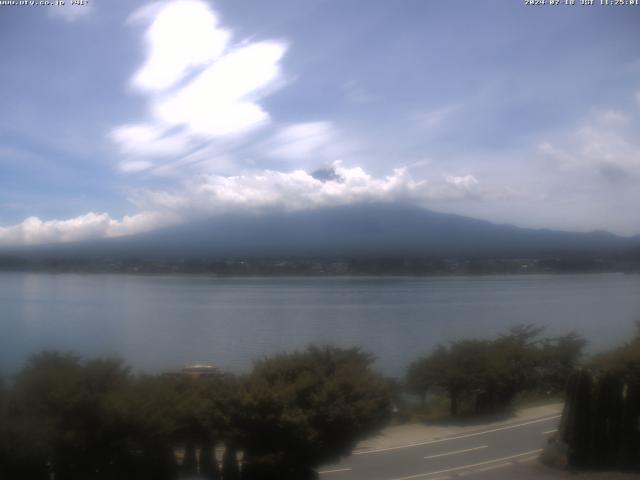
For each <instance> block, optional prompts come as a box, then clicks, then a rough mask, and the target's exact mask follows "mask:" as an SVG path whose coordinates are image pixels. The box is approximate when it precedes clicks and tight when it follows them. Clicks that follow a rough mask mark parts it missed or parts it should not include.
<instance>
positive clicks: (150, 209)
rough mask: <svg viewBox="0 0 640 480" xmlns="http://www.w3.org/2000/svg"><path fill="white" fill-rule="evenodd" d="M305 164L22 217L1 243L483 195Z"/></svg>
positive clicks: (456, 184) (464, 187)
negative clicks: (123, 208)
mask: <svg viewBox="0 0 640 480" xmlns="http://www.w3.org/2000/svg"><path fill="white" fill-rule="evenodd" d="M316 177H317V176H314V175H312V174H309V173H307V172H305V171H302V170H294V171H291V172H287V173H285V172H278V171H272V170H266V171H263V172H258V173H252V174H243V175H236V176H220V175H203V176H201V177H199V178H197V179H194V180H191V181H189V182H188V183H186V184H185V185H183V187H182V188H181V189H176V190H174V191H145V192H136V193H135V194H134V195H133V198H132V201H133V202H134V203H135V204H136V205H137V206H138V208H139V209H140V210H141V213H138V214H136V215H132V216H125V217H123V218H122V219H120V220H118V219H114V218H111V217H110V216H109V215H108V214H106V213H101V214H96V213H88V214H86V215H81V216H79V217H76V218H72V219H67V220H50V221H42V220H41V219H39V218H36V217H30V218H28V219H26V220H25V221H24V222H22V223H20V224H18V225H14V226H10V227H5V228H0V245H14V244H27V245H30V244H38V243H51V242H68V241H77V240H85V239H92V238H102V237H115V236H122V235H130V234H135V233H140V232H143V231H148V230H152V229H155V228H158V227H162V226H167V225H174V224H178V223H181V222H188V221H190V220H195V219H199V218H206V217H207V216H211V215H216V214H222V213H229V212H238V211H246V210H252V211H261V210H269V209H281V210H287V211H295V210H304V209H312V208H319V207H327V206H339V205H347V204H351V203H361V202H390V201H410V202H413V203H419V204H420V203H423V204H424V203H427V202H429V201H430V200H434V199H459V198H466V197H469V196H474V195H481V194H482V192H481V191H480V190H479V189H478V188H477V187H478V181H477V180H476V179H475V178H474V177H472V176H466V177H451V176H450V177H446V178H445V179H443V180H442V181H439V182H427V181H424V180H420V181H417V180H414V179H413V178H411V176H410V174H409V173H408V171H407V170H406V169H395V170H394V171H393V172H392V173H391V174H390V175H388V176H386V177H384V178H375V177H373V176H371V175H370V174H368V173H367V172H365V171H364V170H363V169H362V168H359V167H354V168H346V167H343V166H342V165H341V164H340V163H336V164H334V165H333V167H332V175H330V178H329V179H319V178H316Z"/></svg>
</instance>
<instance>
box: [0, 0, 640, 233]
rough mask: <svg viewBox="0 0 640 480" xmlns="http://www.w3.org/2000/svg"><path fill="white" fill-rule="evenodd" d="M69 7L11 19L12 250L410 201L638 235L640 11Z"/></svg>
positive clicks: (3, 173) (0, 16)
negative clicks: (254, 213) (221, 217)
mask: <svg viewBox="0 0 640 480" xmlns="http://www.w3.org/2000/svg"><path fill="white" fill-rule="evenodd" d="M66 3H67V5H65V6H64V7H62V6H20V5H16V6H11V5H0V40H1V44H2V46H3V47H2V49H1V50H0V72H2V88H1V89H0V105H1V106H2V107H1V108H0V245H2V244H4V245H9V244H24V243H42V242H52V241H68V240H77V239H84V238H92V237H103V236H117V235H125V234H131V233H136V232H140V231H144V230H148V229H153V228H157V227H160V226H164V225H170V224H174V223H178V222H185V221H189V220H191V219H195V218H202V217H206V216H208V215H214V214H217V213H220V212H229V211H237V210H243V209H253V210H265V209H289V210H296V209H306V208H317V207H320V206H325V205H343V204H348V203H354V202H361V201H398V200H399V201H408V202H412V203H415V204H419V205H422V206H425V207H428V208H432V209H435V210H440V211H447V212H455V213H460V214H464V215H470V216H475V217H478V218H483V219H487V220H491V221H495V222H500V223H503V222H508V223H513V224H516V225H520V226H526V227H549V228H561V229H565V230H594V229H606V230H611V231H614V232H617V233H621V234H637V233H640V219H639V218H638V216H637V214H636V213H635V208H634V206H635V205H637V204H638V202H639V201H640V189H638V184H639V183H638V182H639V180H640V177H639V175H640V149H639V147H640V135H639V133H640V129H639V127H638V125H639V122H638V120H639V119H640V53H639V50H638V48H637V47H638V44H639V41H640V29H639V28H638V25H640V23H639V22H640V7H638V6H600V5H595V6H591V7H588V6H580V5H575V6H566V5H558V6H550V5H544V6H525V5H524V2H520V1H509V2H507V1H489V0H487V1H474V2H471V1H466V2H440V1H438V2H436V1H433V2H425V1H424V0H416V1H413V0H405V1H403V2H391V1H389V0H386V1H378V0H369V1H367V2H364V1H361V0H360V1H353V0H340V1H337V0H335V1H334V0H314V1H300V0H295V1H289V0H278V1H276V2H265V1H264V0H257V1H253V0H241V1H237V0H234V1H218V2H209V1H199V0H175V1H168V2H152V3H148V2H136V1H130V0H129V1H124V0H109V1H106V0H97V1H96V0H89V2H88V4H87V5H85V6H77V5H71V4H70V3H71V2H70V1H67V2H66ZM578 3H579V2H578ZM322 168H324V169H333V170H334V171H335V173H336V175H335V176H334V177H332V178H330V179H328V180H327V179H326V178H318V176H317V175H315V176H314V175H313V172H314V171H316V170H318V169H322Z"/></svg>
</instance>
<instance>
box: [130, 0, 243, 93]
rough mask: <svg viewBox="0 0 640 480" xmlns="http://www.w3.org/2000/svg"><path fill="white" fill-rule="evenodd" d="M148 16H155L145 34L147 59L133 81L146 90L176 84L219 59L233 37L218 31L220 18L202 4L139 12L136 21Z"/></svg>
mask: <svg viewBox="0 0 640 480" xmlns="http://www.w3.org/2000/svg"><path fill="white" fill-rule="evenodd" d="M154 13H155V15H154ZM144 16H153V18H152V21H151V25H150V26H149V27H148V29H147V31H146V34H145V41H146V43H147V59H146V61H145V63H144V64H143V65H142V67H141V68H140V69H139V70H138V72H137V73H136V74H135V75H134V77H133V79H132V83H133V85H134V86H136V87H138V88H140V89H142V90H152V91H154V90H163V89H165V88H168V87H171V86H172V85H175V84H176V83H177V82H178V81H180V80H181V79H182V78H183V77H184V76H185V75H186V74H187V73H188V72H189V70H190V69H192V68H194V67H197V66H202V65H207V64H208V63H210V62H211V61H212V60H215V59H216V58H218V57H219V56H220V55H221V54H222V52H223V51H224V50H225V48H226V47H227V44H228V42H229V38H230V36H231V35H230V33H229V32H228V31H226V30H224V29H221V28H218V19H217V17H216V15H215V14H214V13H213V12H212V11H211V9H210V8H209V7H208V6H207V5H206V4H205V3H203V2H199V1H192V0H181V1H175V2H171V3H168V4H166V5H165V6H163V7H161V8H160V9H155V12H153V11H149V10H148V9H145V10H143V11H138V12H135V13H134V14H133V16H132V18H141V17H144Z"/></svg>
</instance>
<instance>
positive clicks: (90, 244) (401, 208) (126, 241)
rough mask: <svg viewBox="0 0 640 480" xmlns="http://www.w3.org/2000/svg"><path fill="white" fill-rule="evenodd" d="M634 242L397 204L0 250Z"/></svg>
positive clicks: (583, 246) (332, 252)
mask: <svg viewBox="0 0 640 480" xmlns="http://www.w3.org/2000/svg"><path fill="white" fill-rule="evenodd" d="M637 247H640V238H639V237H638V236H634V237H621V236H617V235H615V234H613V233H610V232H606V231H602V230H595V231H592V232H584V233H583V232H570V231H559V230H552V229H546V228H544V229H531V228H522V227H517V226H514V225H511V224H496V223H492V222H489V221H486V220H479V219H476V218H472V217H465V216H462V215H456V214H449V213H440V212H435V211H433V210H428V209H425V208H422V207H418V206H414V205H407V204H402V203H367V204H356V205H348V206H337V207H323V208H317V209H313V210H305V211H295V212H282V211H280V212H268V213H264V212H263V213H261V214H257V213H250V212H245V213H236V214H224V215H218V216H215V217H210V218H207V219H204V220H199V221H196V222H192V223H188V224H183V225H178V226H173V227H166V228H162V229H158V230H154V231H149V232H145V233H140V234H137V235H131V236H126V237H117V238H108V239H98V240H86V241H81V242H73V243H60V244H49V245H39V246H29V247H15V248H5V249H0V255H19V256H22V257H61V258H69V257H77V258H83V257H87V258H91V257H101V256H102V257H114V258H122V257H136V258H138V257H139V258H202V257H238V256H251V257H259V256H264V257H274V256H280V257H281V256H291V257H305V256H306V257H313V256H318V257H348V256H376V255H377V256H394V255H395V256H403V255H404V256H441V257H442V256H456V255H462V256H480V257H487V256H494V257H504V258H509V257H518V256H532V257H533V256H550V255H558V254H563V255H567V254H572V255H575V254H585V255H586V254H590V255H602V254H613V253H616V252H622V251H627V250H629V249H634V248H637Z"/></svg>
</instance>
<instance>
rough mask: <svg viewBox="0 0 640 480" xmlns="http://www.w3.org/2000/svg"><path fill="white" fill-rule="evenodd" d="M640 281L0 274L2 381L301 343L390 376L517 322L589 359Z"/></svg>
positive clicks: (629, 325) (614, 328) (248, 359)
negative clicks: (48, 360) (40, 361)
mask: <svg viewBox="0 0 640 480" xmlns="http://www.w3.org/2000/svg"><path fill="white" fill-rule="evenodd" d="M636 319H640V276H636V275H615V274H606V275H530V276H524V275H521V276H484V277H445V278H442V277H419V278H415V277H412V278H380V277H376V278H342V277H341V278H231V279H229V278H224V279H221V278H206V277H185V276H165V277H160V276H158V277H154V276H127V275H70V274H66V275H51V274H31V273H26V274H23V273H2V274H0V371H4V372H11V371H14V370H15V369H16V368H19V367H20V365H21V364H22V362H24V360H25V358H27V356H28V355H29V354H31V353H33V352H37V351H40V350H42V349H45V348H47V349H62V350H72V351H74V352H76V353H80V354H83V355H104V354H108V355H114V354H115V355H119V356H121V357H123V358H124V359H125V360H126V361H127V362H128V363H129V364H131V365H133V366H134V367H135V368H136V369H139V370H144V371H158V370H160V369H163V368H170V367H175V366H180V365H183V364H188V363H193V362H196V361H207V362H213V363H215V364H217V365H219V366H221V367H223V368H226V369H230V370H234V371H242V370H245V369H247V368H249V367H250V365H251V363H252V361H253V360H255V359H257V358H260V357H261V356H262V355H264V354H268V353H272V352H276V351H280V350H290V349H295V348H301V347H304V346H305V345H307V344H308V343H311V342H315V343H332V344H336V345H343V346H351V345H358V346H361V347H363V348H365V349H366V350H368V351H370V352H372V353H374V354H375V355H376V356H377V358H378V363H377V366H378V367H379V368H380V369H381V370H382V371H383V372H384V373H386V374H391V375H395V374H401V373H402V371H403V369H404V368H405V367H406V365H407V364H408V363H409V362H410V361H411V360H413V359H414V358H416V357H418V356H420V355H422V354H424V353H427V352H428V351H429V349H430V348H432V347H433V346H434V345H436V344H437V343H439V342H445V341H447V340H454V339H459V338H464V337H490V336H492V335H494V334H495V333H497V332H500V331H502V330H504V329H506V328H508V327H509V326H512V325H515V324H518V323H535V324H538V325H542V326H545V327H546V328H547V332H548V333H549V334H561V333H567V332H568V331H570V330H575V331H577V332H579V333H581V334H582V335H584V336H585V337H586V338H588V339H589V341H590V346H591V348H592V349H602V348H607V347H610V346H612V345H614V344H616V343H617V342H621V341H623V340H624V339H625V338H627V337H628V336H629V335H631V334H632V333H633V332H634V324H633V322H634V320H636Z"/></svg>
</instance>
